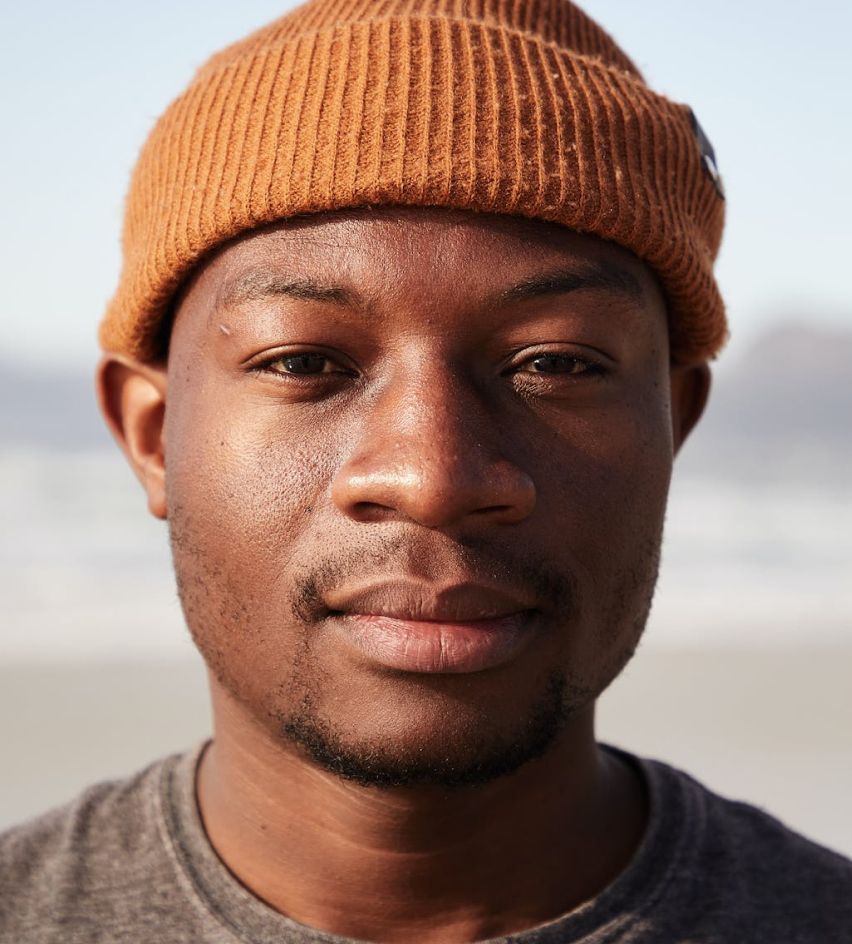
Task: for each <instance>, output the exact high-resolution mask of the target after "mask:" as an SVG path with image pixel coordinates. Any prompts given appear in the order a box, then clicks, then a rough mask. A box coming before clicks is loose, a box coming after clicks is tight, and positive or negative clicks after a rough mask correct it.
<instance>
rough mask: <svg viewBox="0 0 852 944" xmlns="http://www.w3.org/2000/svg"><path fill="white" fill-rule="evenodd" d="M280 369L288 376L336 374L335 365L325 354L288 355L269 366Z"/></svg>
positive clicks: (268, 365)
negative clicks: (277, 366)
mask: <svg viewBox="0 0 852 944" xmlns="http://www.w3.org/2000/svg"><path fill="white" fill-rule="evenodd" d="M276 365H280V367H279V368H278V369H279V370H280V372H281V373H286V374H330V373H333V372H334V365H333V364H332V363H331V361H330V360H329V359H328V358H327V357H326V356H325V354H288V355H286V356H285V357H279V358H277V359H276V360H274V361H271V362H270V363H269V364H267V367H274V366H276Z"/></svg>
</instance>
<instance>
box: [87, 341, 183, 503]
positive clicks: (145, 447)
mask: <svg viewBox="0 0 852 944" xmlns="http://www.w3.org/2000/svg"><path fill="white" fill-rule="evenodd" d="M95 383H96V389H97V396H98V404H99V406H100V408H101V413H103V416H104V419H105V420H106V422H107V426H109V428H110V431H111V432H112V434H113V436H115V439H116V442H117V443H118V445H119V446H120V447H121V451H122V452H123V453H124V455H125V456H126V457H127V461H128V462H129V463H130V466H131V468H132V469H133V471H134V472H135V473H136V477H137V478H138V479H139V481H140V482H141V483H142V487H143V488H144V489H145V492H146V494H147V496H148V510H149V511H150V512H151V514H152V515H154V516H155V517H157V518H166V517H167V514H166V513H167V509H166V474H165V473H166V462H165V449H166V442H165V430H164V421H165V416H166V367H165V366H158V365H153V364H141V363H139V362H137V361H134V360H132V359H131V358H127V357H123V356H122V355H119V354H105V355H104V356H103V357H102V358H101V361H100V363H99V364H98V368H97V373H96V375H95Z"/></svg>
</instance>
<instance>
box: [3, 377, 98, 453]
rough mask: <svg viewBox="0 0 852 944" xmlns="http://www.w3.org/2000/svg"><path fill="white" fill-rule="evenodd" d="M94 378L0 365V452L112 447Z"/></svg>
mask: <svg viewBox="0 0 852 944" xmlns="http://www.w3.org/2000/svg"><path fill="white" fill-rule="evenodd" d="M93 374H94V369H93V370H91V371H84V370H82V369H77V370H71V369H67V370H62V369H57V368H56V367H53V366H50V367H46V366H41V365H40V366H37V367H30V366H27V367H23V366H20V365H18V364H10V363H8V362H5V361H3V360H0V449H20V448H24V449H26V448H36V449H75V450H89V449H96V448H99V447H106V446H110V445H111V443H112V438H111V436H110V434H109V432H108V431H107V429H106V427H105V426H104V423H103V421H102V420H101V417H100V413H99V412H98V406H97V402H96V400H95V385H94V377H93Z"/></svg>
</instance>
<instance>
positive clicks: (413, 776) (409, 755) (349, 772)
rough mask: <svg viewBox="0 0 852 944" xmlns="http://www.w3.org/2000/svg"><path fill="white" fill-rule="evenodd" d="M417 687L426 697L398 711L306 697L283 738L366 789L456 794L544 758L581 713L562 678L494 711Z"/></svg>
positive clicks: (280, 721)
mask: <svg viewBox="0 0 852 944" xmlns="http://www.w3.org/2000/svg"><path fill="white" fill-rule="evenodd" d="M416 687H417V688H420V689H421V690H420V692H419V697H416V698H415V697H412V695H413V693H412V692H410V691H409V692H408V693H407V695H408V696H409V697H407V698H403V699H399V698H397V699H394V700H393V703H392V704H388V703H384V704H382V703H381V701H377V700H375V699H373V700H370V702H369V705H367V704H365V702H364V701H363V700H362V701H360V702H359V704H356V705H354V706H349V710H345V706H344V704H342V703H341V702H339V701H336V703H335V704H334V705H333V706H331V705H327V704H322V703H321V702H318V701H317V700H316V699H315V698H313V697H311V696H306V697H305V698H303V700H302V702H301V704H300V705H299V707H298V709H297V710H295V711H290V712H277V713H276V714H277V717H276V731H277V736H278V737H280V738H282V739H284V740H286V741H287V742H289V744H290V745H295V746H296V748H297V749H298V750H299V751H300V752H301V753H302V754H303V755H304V756H305V757H306V759H307V760H308V761H309V762H310V763H312V764H314V765H315V766H317V767H319V768H320V769H322V770H325V771H327V772H329V773H333V774H335V775H336V776H339V777H341V778H343V779H345V780H349V781H352V782H355V783H359V784H361V785H364V786H372V787H378V788H391V787H415V786H431V787H441V788H445V789H452V788H462V787H465V786H474V785H479V784H484V783H489V782H491V781H493V780H496V779H497V778H499V777H502V776H505V775H507V774H510V773H513V772H514V771H516V770H518V769H519V768H520V767H522V766H523V765H524V764H526V763H528V762H529V761H531V760H533V759H535V758H537V757H541V756H542V755H543V754H545V753H546V752H547V751H548V750H549V749H550V748H551V747H552V746H553V745H554V742H555V741H556V740H557V738H558V736H559V734H560V733H561V732H562V731H563V729H564V728H565V725H566V724H567V722H568V720H569V718H570V717H571V715H572V714H573V713H574V711H575V709H574V708H573V707H572V705H571V701H572V699H571V698H570V697H569V695H568V692H567V690H566V689H567V685H566V681H565V678H564V677H563V676H562V675H561V674H559V673H552V674H551V675H550V676H548V678H547V679H545V680H544V681H543V684H541V685H539V686H538V689H537V695H536V698H535V699H534V700H532V701H530V702H528V703H526V704H522V703H519V702H518V701H517V699H513V700H511V701H510V700H508V699H507V698H506V697H505V692H504V693H503V698H502V699H501V703H500V704H499V705H495V706H494V710H489V707H488V706H487V705H485V704H483V703H482V702H481V701H480V700H478V699H476V698H473V697H471V693H470V692H469V691H468V692H467V693H465V692H464V691H460V692H457V693H456V694H455V697H450V696H449V694H448V692H447V691H446V687H443V690H438V691H436V686H435V684H434V680H432V681H431V682H430V683H428V684H421V685H418V686H416ZM438 688H439V689H441V688H442V687H441V686H438ZM406 702H407V704H406ZM344 719H345V720H344Z"/></svg>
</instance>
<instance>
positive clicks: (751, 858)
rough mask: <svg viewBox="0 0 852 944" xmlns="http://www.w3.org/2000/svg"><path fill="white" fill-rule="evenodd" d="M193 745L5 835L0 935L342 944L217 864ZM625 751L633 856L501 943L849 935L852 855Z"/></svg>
mask: <svg viewBox="0 0 852 944" xmlns="http://www.w3.org/2000/svg"><path fill="white" fill-rule="evenodd" d="M200 753H201V748H199V749H197V750H195V751H193V752H191V753H189V754H184V755H177V756H174V757H169V758H166V759H165V760H162V761H158V762H157V763H155V764H153V765H152V766H151V767H149V768H147V770H144V771H142V772H141V773H140V774H138V775H137V776H135V777H132V778H129V779H127V780H123V781H118V782H114V783H104V784H100V785H98V786H95V787H92V788H90V789H89V790H87V791H86V792H85V793H84V794H82V796H80V798H79V799H77V800H76V801H75V802H73V803H71V804H69V805H68V806H65V807H63V808H61V809H58V810H55V811H53V812H51V813H48V814H46V815H44V816H42V817H39V818H38V819H35V820H32V821H30V822H28V823H24V824H23V825H21V826H17V827H15V828H14V829H12V830H10V831H9V832H6V833H4V834H3V835H2V836H0V942H2V944H48V942H50V944H54V942H55V944H60V942H61V944H82V942H85V944H98V942H117V941H121V942H125V941H126V942H133V944H190V942H192V944H238V942H242V944H273V942H274V944H282V942H292V944H297V942H298V944H302V942H315V944H319V942H323V944H344V939H343V938H340V937H337V936H335V935H332V934H325V933H322V932H320V931H314V930H311V929H309V928H306V927H304V926H303V925H300V924H297V923H295V922H293V921H291V920H289V919H288V918H286V917H284V916H283V915H280V914H278V913H277V912H275V911H273V910H272V909H271V908H269V907H268V906H267V905H265V904H264V903H263V902H261V901H260V900H259V899H257V898H255V897H254V896H253V895H252V894H251V893H250V892H249V891H248V890H247V889H246V888H245V887H243V886H242V885H241V884H240V883H239V882H238V881H237V880H236V879H235V878H234V877H233V876H232V875H231V873H230V872H229V871H228V870H227V868H226V867H225V866H224V865H223V863H222V862H221V861H220V859H219V858H218V857H217V855H216V853H215V851H214V850H213V848H212V847H211V845H210V843H209V841H208V840H207V837H206V835H205V832H204V827H203V825H202V823H201V819H200V817H199V813H198V808H197V805H196V801H195V770H196V765H197V762H198V758H199V756H200ZM620 756H622V757H623V758H624V759H626V760H627V761H628V762H629V763H632V764H635V765H637V767H638V769H639V770H640V771H641V773H642V775H643V776H644V778H645V780H646V783H647V787H648V795H649V797H650V810H651V813H650V821H649V824H648V827H647V830H646V833H645V838H644V840H643V842H642V844H641V846H640V848H639V850H638V851H637V853H636V855H635V856H634V858H633V861H632V862H631V864H630V865H629V866H628V868H627V869H626V870H625V871H624V873H623V874H622V875H621V876H620V877H619V878H618V879H616V880H615V881H614V882H613V883H612V884H611V885H610V886H609V887H608V888H607V889H605V890H604V891H603V892H601V894H600V895H599V896H598V897H597V898H595V899H594V900H593V901H590V902H587V903H586V904H585V905H583V906H581V907H580V908H578V909H576V910H575V911H572V912H571V913H570V914H567V915H565V916H563V917H562V918H559V919H557V920H555V921H552V922H550V923H548V924H546V925H542V926H540V927H538V928H534V929H531V930H530V931H527V932H524V933H522V934H514V935H511V936H509V937H505V938H500V941H501V942H505V944H509V942H511V944H556V942H560V944H569V942H572V944H580V942H582V944H711V942H712V944H722V942H725V944H817V942H818V944H844V942H852V862H850V861H849V860H847V859H844V858H843V857H841V856H839V855H836V854H835V853H833V852H830V851H828V850H827V849H823V848H821V847H819V846H816V845H814V844H813V843H811V842H809V841H808V840H806V839H804V838H803V837H801V836H799V835H797V834H795V833H793V832H791V831H789V830H788V829H786V827H784V826H783V825H782V824H781V823H779V822H778V821H777V820H775V819H773V818H772V817H770V816H768V815H766V814H765V813H763V812H761V811H760V810H757V809H755V808H754V807H751V806H748V805H746V804H743V803H735V802H731V801H729V800H725V799H722V798H721V797H718V796H716V795H715V794H713V793H711V792H710V791H708V790H707V789H705V788H704V787H702V786H701V785H700V784H699V783H697V782H696V781H694V780H693V779H692V778H690V777H688V776H687V775H686V774H683V773H681V772H679V771H677V770H674V769H672V768H671V767H668V766H666V765H664V764H661V763H658V762H655V761H644V760H639V759H637V758H635V757H632V756H631V755H627V754H621V755H620ZM511 867H512V866H511V863H510V862H507V863H506V868H511Z"/></svg>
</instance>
